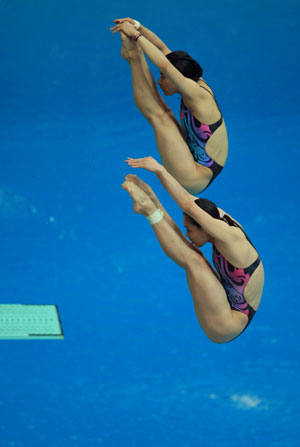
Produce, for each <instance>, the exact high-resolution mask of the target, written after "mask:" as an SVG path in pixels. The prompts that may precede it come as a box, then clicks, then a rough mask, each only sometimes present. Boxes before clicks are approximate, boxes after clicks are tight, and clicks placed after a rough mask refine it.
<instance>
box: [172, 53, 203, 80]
mask: <svg viewBox="0 0 300 447" xmlns="http://www.w3.org/2000/svg"><path fill="white" fill-rule="evenodd" d="M166 58H167V59H168V60H169V61H170V62H171V64H173V65H174V67H176V68H177V70H178V71H180V73H182V74H183V76H185V77H186V78H190V79H193V81H198V79H199V78H201V76H202V73H203V70H202V68H201V67H200V65H199V64H198V62H197V61H195V59H193V58H192V57H191V56H190V55H189V54H188V53H186V52H185V51H173V52H172V53H169V54H166Z"/></svg>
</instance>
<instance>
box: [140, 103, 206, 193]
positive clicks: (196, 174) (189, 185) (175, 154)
mask: <svg viewBox="0 0 300 447" xmlns="http://www.w3.org/2000/svg"><path fill="white" fill-rule="evenodd" d="M149 121H150V123H151V125H152V127H153V130H154V134H155V140H156V145H157V149H158V152H159V154H160V156H161V160H162V164H163V165H164V166H165V168H166V169H167V170H168V171H169V172H170V174H171V175H173V176H174V177H175V178H176V180H177V181H178V182H179V183H180V184H181V185H182V186H183V187H184V188H186V189H187V190H188V191H189V192H190V193H192V194H198V193H199V192H201V191H203V189H205V188H206V186H207V185H208V183H209V181H210V179H211V176H212V172H211V170H210V169H209V168H207V167H205V166H202V165H200V164H199V163H197V162H195V160H194V158H193V156H192V153H191V151H190V149H189V147H188V145H187V143H186V141H185V139H184V137H183V135H182V130H181V126H180V124H179V123H178V121H177V120H176V118H175V117H174V116H173V115H171V114H169V113H165V112H164V111H162V110H161V113H160V114H159V113H158V112H157V111H156V112H155V113H153V114H151V116H150V117H149Z"/></svg>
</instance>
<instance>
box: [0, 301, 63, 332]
mask: <svg viewBox="0 0 300 447" xmlns="http://www.w3.org/2000/svg"><path fill="white" fill-rule="evenodd" d="M63 338H64V334H63V330H62V326H61V322H60V317H59V313H58V308H57V306H56V305H54V304H0V340H33V339H35V340H37V339H38V340H49V339H52V340H54V339H55V340H62V339H63Z"/></svg>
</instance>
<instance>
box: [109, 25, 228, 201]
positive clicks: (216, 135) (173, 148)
mask: <svg viewBox="0 0 300 447" xmlns="http://www.w3.org/2000/svg"><path fill="white" fill-rule="evenodd" d="M114 22H115V23H116V25H115V26H114V27H112V28H111V30H112V32H113V33H116V32H118V31H119V32H120V34H121V38H122V42H123V46H122V51H121V54H122V56H123V57H124V58H125V59H126V60H128V62H129V64H130V67H131V71H132V83H133V93H134V99H135V103H136V105H137V107H138V108H139V110H140V112H141V113H142V114H143V115H144V116H145V117H146V119H147V120H148V121H149V122H150V124H151V125H152V127H153V130H154V133H155V138H156V144H157V148H158V151H159V153H160V156H161V160H162V164H163V165H164V166H165V167H166V169H167V170H168V171H169V172H170V174H172V175H173V176H174V177H175V178H176V179H177V180H178V181H179V183H180V184H181V185H182V186H183V187H184V188H185V189H187V190H188V191H189V192H191V193H193V194H198V193H200V192H201V191H203V190H204V189H205V188H206V187H207V186H208V185H209V184H210V183H211V182H212V181H213V180H214V179H215V177H216V176H217V175H218V174H219V173H220V172H221V170H222V169H223V166H224V164H225V162H226V158H227V152H228V141H227V132H226V127H225V123H224V119H223V116H222V114H221V112H220V109H219V107H218V104H217V102H216V100H215V97H214V94H213V92H212V90H211V88H210V87H209V86H208V85H207V84H206V82H205V81H204V80H203V79H202V77H201V76H202V68H201V67H200V65H199V64H198V63H197V62H196V61H195V60H194V59H192V58H191V57H190V56H189V55H188V54H187V53H185V52H183V51H176V52H171V50H170V49H169V48H168V47H167V46H166V45H165V44H164V43H163V42H162V41H161V40H160V39H159V38H158V37H157V36H156V35H155V34H154V33H152V32H151V31H150V30H148V29H147V28H145V27H144V26H142V25H140V24H139V22H136V21H134V20H133V19H130V18H126V19H116V20H115V21H114ZM136 23H138V25H140V26H139V30H137V28H136V26H134V24H136ZM143 53H145V54H146V55H147V56H148V57H149V59H150V60H151V61H152V62H153V64H154V65H156V67H158V69H159V71H160V78H159V81H158V84H159V86H160V87H161V89H162V91H163V92H164V94H165V95H166V96H170V95H173V94H175V93H179V94H180V95H181V97H182V99H181V105H180V117H181V125H180V124H179V123H178V121H177V120H176V118H175V116H174V114H173V113H172V111H171V110H170V108H169V107H168V106H167V105H166V103H165V102H164V100H163V99H162V97H161V96H160V94H159V92H158V90H157V87H156V84H155V81H154V79H153V77H152V75H151V72H150V69H149V67H148V64H147V62H146V59H145V57H144V54H143Z"/></svg>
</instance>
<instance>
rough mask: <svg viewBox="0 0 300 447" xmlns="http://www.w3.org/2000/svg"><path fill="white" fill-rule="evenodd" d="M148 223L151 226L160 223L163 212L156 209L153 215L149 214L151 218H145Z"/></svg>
mask: <svg viewBox="0 0 300 447" xmlns="http://www.w3.org/2000/svg"><path fill="white" fill-rule="evenodd" d="M146 217H147V219H148V221H149V222H150V223H151V225H154V224H157V223H158V222H160V221H161V220H162V219H163V217H164V212H163V211H162V210H161V209H160V208H158V209H157V210H155V211H154V213H152V214H151V216H146Z"/></svg>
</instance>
